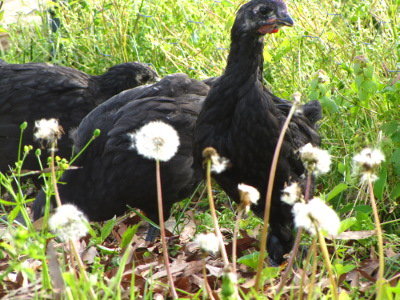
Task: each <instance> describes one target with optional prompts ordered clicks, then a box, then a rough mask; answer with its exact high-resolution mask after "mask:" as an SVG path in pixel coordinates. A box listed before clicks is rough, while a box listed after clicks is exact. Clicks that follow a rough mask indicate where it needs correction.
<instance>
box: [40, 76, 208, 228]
mask: <svg viewBox="0 0 400 300" xmlns="http://www.w3.org/2000/svg"><path fill="white" fill-rule="evenodd" d="M208 91H209V87H208V86H207V85H206V84H203V83H202V82H199V81H197V80H194V79H190V78H189V77H188V76H187V75H185V74H173V75H169V76H166V77H164V78H163V79H162V80H160V81H159V82H157V83H155V84H153V85H150V86H142V87H137V88H135V89H131V90H127V91H124V92H122V93H120V94H118V95H116V96H114V97H112V98H111V99H109V100H108V101H106V102H104V103H103V104H101V105H99V106H98V107H97V108H96V109H94V110H93V111H92V112H90V114H89V115H87V116H86V117H85V118H84V119H83V120H82V122H81V124H80V125H79V127H78V128H77V130H76V131H75V132H74V133H73V139H74V145H75V147H76V148H77V149H78V150H79V149H82V148H83V147H84V146H85V144H86V143H87V142H88V141H89V140H90V138H91V137H92V134H93V131H94V130H95V129H100V131H101V133H100V136H99V137H97V138H96V139H95V140H94V141H93V142H92V144H91V145H90V146H89V147H88V148H87V149H86V150H85V151H84V152H83V153H82V155H81V156H80V157H79V158H78V159H77V160H76V162H75V163H74V165H77V166H79V168H77V169H72V170H67V171H66V172H65V173H64V174H63V176H62V177H61V179H60V182H63V184H59V186H58V189H59V193H60V198H61V202H62V203H71V204H75V205H76V206H77V207H78V208H79V209H80V210H81V211H82V212H83V213H85V215H86V216H87V217H88V218H89V219H90V220H91V221H104V220H107V219H110V218H112V217H114V216H115V215H117V216H119V215H122V214H123V213H124V212H125V211H126V210H128V207H127V206H128V205H129V206H131V207H135V208H139V209H142V210H143V211H144V212H145V213H146V215H147V217H148V218H149V219H151V220H152V221H154V222H156V223H158V213H157V212H158V205H157V189H156V173H155V170H156V169H155V161H154V160H153V159H149V158H145V157H143V156H142V155H141V154H139V153H138V150H137V148H135V147H134V146H133V145H132V142H133V141H132V137H133V136H135V132H137V130H138V129H139V128H141V127H142V126H144V125H146V124H148V123H149V122H153V121H161V122H164V123H166V124H169V125H171V126H172V127H173V128H174V129H175V130H176V131H177V133H178V135H179V147H178V150H177V153H176V154H175V155H174V156H173V157H172V158H171V159H170V160H168V161H164V162H163V161H162V162H160V168H161V183H162V195H163V205H164V215H165V216H166V217H167V216H168V215H169V211H170V208H171V206H172V204H173V203H174V202H176V201H179V200H182V199H184V198H185V197H187V196H189V195H191V193H192V192H193V191H194V190H195V188H196V187H197V184H198V183H199V182H200V181H201V172H196V170H195V169H194V168H193V150H192V137H193V128H194V125H195V123H196V118H197V116H198V113H199V112H200V109H201V105H202V103H203V100H204V98H205V96H206V95H207V93H208ZM45 204H46V195H45V193H44V192H40V193H39V195H38V197H37V198H36V201H35V203H34V205H33V213H34V219H38V218H40V217H41V216H42V214H43V208H44V206H45Z"/></svg>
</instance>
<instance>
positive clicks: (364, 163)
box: [353, 148, 385, 172]
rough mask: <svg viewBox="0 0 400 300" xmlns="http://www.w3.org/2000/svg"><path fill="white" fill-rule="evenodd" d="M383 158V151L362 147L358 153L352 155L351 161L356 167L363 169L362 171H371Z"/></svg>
mask: <svg viewBox="0 0 400 300" xmlns="http://www.w3.org/2000/svg"><path fill="white" fill-rule="evenodd" d="M384 160H385V156H384V155H383V153H382V152H381V151H380V150H378V149H374V150H372V149H371V148H365V149H363V150H362V151H361V152H360V153H359V154H357V155H355V156H354V157H353V161H354V162H355V163H356V165H357V166H358V167H360V168H361V169H363V171H367V172H369V171H373V170H374V169H375V168H376V167H378V166H379V165H380V164H381V163H382V162H383V161H384Z"/></svg>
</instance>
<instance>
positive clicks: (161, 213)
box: [156, 159, 178, 299]
mask: <svg viewBox="0 0 400 300" xmlns="http://www.w3.org/2000/svg"><path fill="white" fill-rule="evenodd" d="M160 174H161V172H160V160H158V159H157V160H156V178H157V200H158V218H159V220H160V232H161V243H162V247H163V256H164V266H165V270H166V272H167V277H168V281H169V285H170V289H171V293H172V297H173V299H178V294H177V293H176V290H175V285H174V280H173V278H172V273H171V269H170V267H169V257H168V248H167V240H166V236H165V225H164V209H163V201H162V191H161V176H160Z"/></svg>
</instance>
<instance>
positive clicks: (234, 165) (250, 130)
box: [194, 0, 321, 263]
mask: <svg viewBox="0 0 400 300" xmlns="http://www.w3.org/2000/svg"><path fill="white" fill-rule="evenodd" d="M281 26H293V20H292V19H291V18H290V16H289V14H288V12H287V7H286V4H285V3H284V2H283V1H281V0H252V1H250V2H248V3H246V4H244V5H243V6H242V7H241V8H240V9H239V11H238V13H237V16H236V20H235V22H234V25H233V27H232V31H231V48H230V52H229V56H228V62H227V66H226V69H225V72H224V74H223V75H222V76H221V77H220V78H218V79H217V80H215V81H213V84H212V88H211V90H210V92H209V94H208V96H207V98H206V100H205V102H204V105H203V108H202V111H201V112H200V115H199V117H198V119H197V123H196V127H195V133H194V160H195V162H196V163H197V166H199V167H200V166H201V163H202V160H203V158H202V151H203V149H204V148H206V147H209V146H211V147H214V148H215V149H216V150H217V151H218V153H219V154H220V155H221V156H223V157H226V158H228V159H229V160H230V162H231V166H230V168H228V169H227V170H226V171H225V172H222V173H220V174H215V175H213V176H214V178H215V180H216V181H217V182H218V184H219V185H220V186H221V188H222V189H223V190H224V191H225V192H226V193H227V194H228V195H229V196H230V197H232V198H233V199H234V200H235V201H237V202H239V201H240V197H239V193H238V184H239V183H245V184H247V185H250V186H253V187H255V188H256V189H257V190H258V191H259V192H260V194H261V198H260V201H259V202H258V204H257V205H253V207H252V208H253V210H254V211H255V213H256V214H257V215H259V216H262V215H263V212H264V208H265V195H266V189H267V183H268V178H269V171H270V168H271V162H272V158H273V155H274V151H275V147H276V144H277V140H278V137H279V134H280V131H281V128H282V125H283V123H284V121H285V119H286V116H287V113H288V111H289V109H290V106H291V105H290V102H288V101H286V100H282V99H280V98H278V97H276V96H274V95H273V94H272V93H271V92H270V91H269V90H268V89H267V88H266V87H264V86H263V84H262V69H263V47H264V35H266V34H270V33H275V32H278V30H279V28H280V27H281ZM302 110H303V112H298V113H296V114H295V115H294V117H293V119H292V121H291V122H290V125H289V129H288V131H287V133H286V136H285V139H284V143H283V146H282V150H281V153H280V156H279V161H278V166H277V173H276V178H275V183H274V187H273V194H272V206H271V214H270V234H269V238H268V245H267V246H268V252H269V255H270V258H271V259H272V260H273V262H275V263H280V262H282V260H283V255H284V254H285V253H288V252H289V251H290V249H291V247H292V244H293V233H292V229H293V220H292V213H291V207H290V206H289V205H287V204H284V203H283V202H281V201H280V195H281V191H282V190H283V188H284V186H285V184H286V183H289V182H291V181H298V182H299V181H301V180H302V179H301V176H302V174H303V173H304V172H305V169H304V166H303V164H302V162H301V161H300V159H299V157H298V155H297V154H296V151H297V149H299V148H300V147H301V146H302V145H304V144H307V143H309V142H310V143H312V144H314V145H318V144H319V143H320V137H319V135H318V134H317V132H316V130H315V122H316V121H317V120H318V119H319V118H320V116H321V106H320V105H319V103H318V102H310V103H309V104H306V105H304V106H303V108H302Z"/></svg>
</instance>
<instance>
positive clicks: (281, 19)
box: [276, 15, 294, 27]
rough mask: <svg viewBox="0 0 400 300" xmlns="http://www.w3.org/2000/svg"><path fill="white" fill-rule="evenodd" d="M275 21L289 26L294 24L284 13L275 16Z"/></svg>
mask: <svg viewBox="0 0 400 300" xmlns="http://www.w3.org/2000/svg"><path fill="white" fill-rule="evenodd" d="M276 23H277V24H278V25H279V26H289V27H292V26H293V25H294V21H293V19H292V18H291V17H290V16H289V15H286V16H283V17H279V18H277V19H276Z"/></svg>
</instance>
